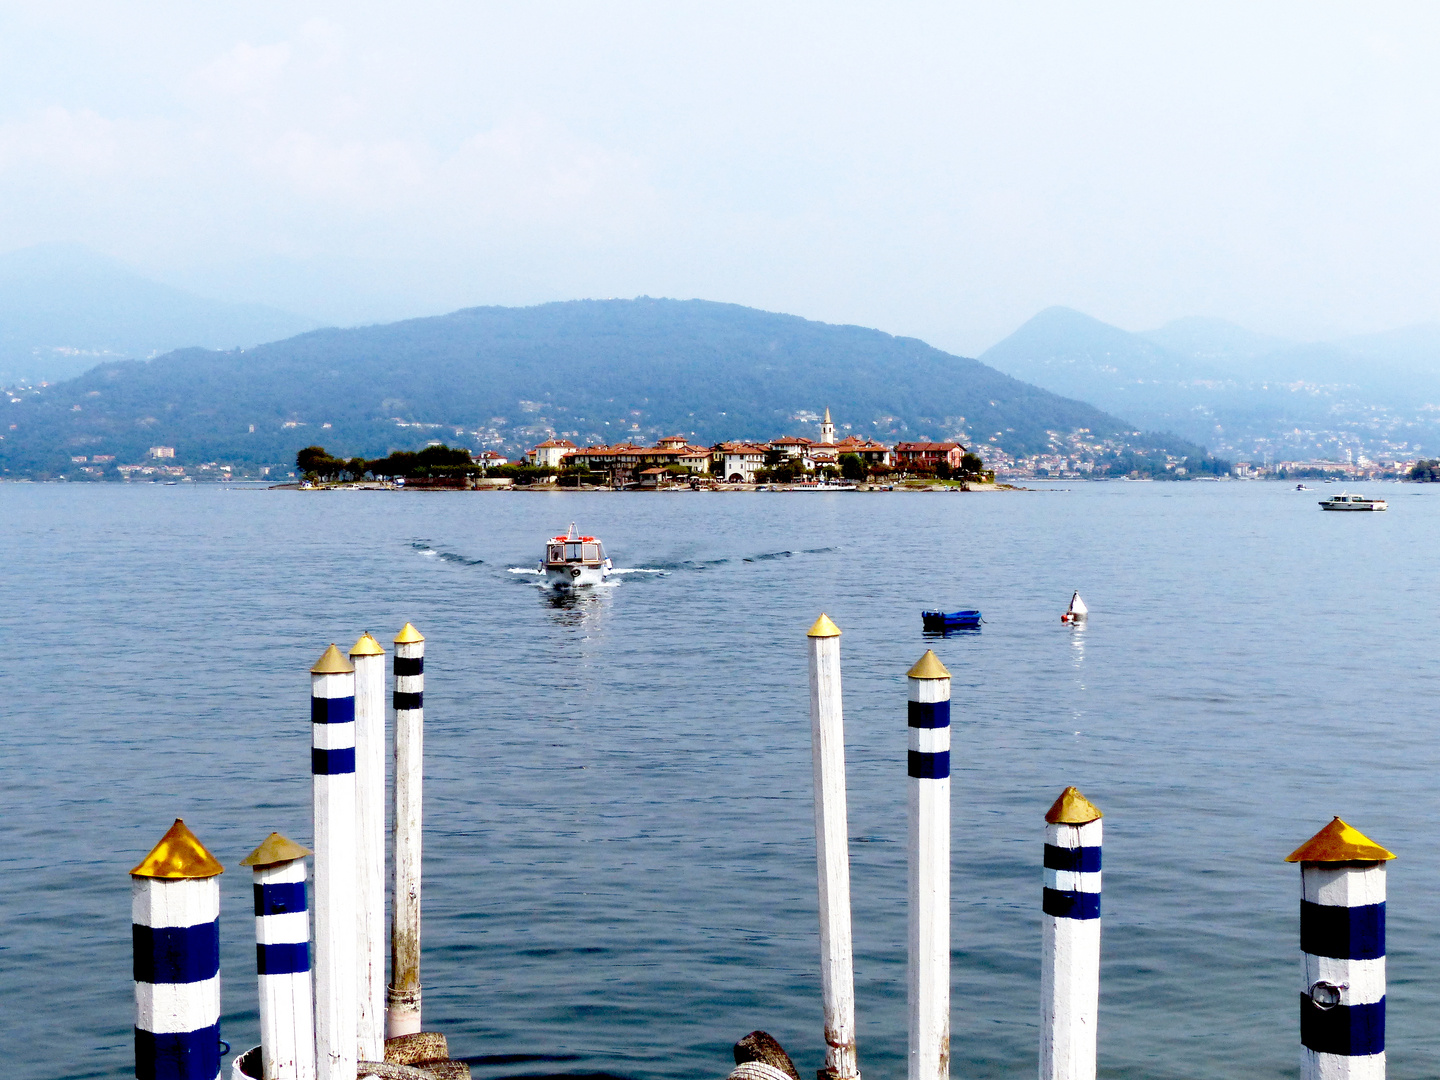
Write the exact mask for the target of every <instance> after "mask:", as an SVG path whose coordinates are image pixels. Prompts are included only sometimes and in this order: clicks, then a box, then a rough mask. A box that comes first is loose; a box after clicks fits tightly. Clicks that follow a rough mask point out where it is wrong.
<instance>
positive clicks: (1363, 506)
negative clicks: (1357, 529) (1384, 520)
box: [1320, 491, 1389, 510]
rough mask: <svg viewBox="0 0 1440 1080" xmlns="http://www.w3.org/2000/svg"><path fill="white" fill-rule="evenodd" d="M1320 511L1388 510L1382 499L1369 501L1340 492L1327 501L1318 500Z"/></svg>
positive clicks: (1362, 497)
mask: <svg viewBox="0 0 1440 1080" xmlns="http://www.w3.org/2000/svg"><path fill="white" fill-rule="evenodd" d="M1320 509H1321V510H1388V509H1389V506H1388V504H1387V503H1386V502H1385V500H1384V499H1371V498H1368V497H1367V496H1364V495H1351V494H1349V493H1347V492H1344V491H1342V492H1340V494H1339V495H1331V496H1330V498H1328V499H1321V500H1320Z"/></svg>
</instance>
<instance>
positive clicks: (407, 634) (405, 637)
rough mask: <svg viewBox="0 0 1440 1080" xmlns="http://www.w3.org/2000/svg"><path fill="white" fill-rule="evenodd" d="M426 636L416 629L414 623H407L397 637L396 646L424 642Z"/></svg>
mask: <svg viewBox="0 0 1440 1080" xmlns="http://www.w3.org/2000/svg"><path fill="white" fill-rule="evenodd" d="M424 640H425V635H424V634H422V633H420V631H419V630H416V629H415V624H414V623H408V622H407V623H406V624H405V625H404V626H402V627H401V628H400V633H398V634H396V635H395V644H396V645H414V644H415V643H416V642H417V641H424Z"/></svg>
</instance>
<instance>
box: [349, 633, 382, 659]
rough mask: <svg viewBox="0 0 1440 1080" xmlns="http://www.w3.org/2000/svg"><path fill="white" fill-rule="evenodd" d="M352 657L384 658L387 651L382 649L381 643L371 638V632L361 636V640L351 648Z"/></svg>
mask: <svg viewBox="0 0 1440 1080" xmlns="http://www.w3.org/2000/svg"><path fill="white" fill-rule="evenodd" d="M350 655H351V656H384V655H385V650H384V649H383V648H381V646H380V642H378V641H376V640H375V639H374V638H373V637H371V636H370V631H368V630H367V631H365V633H363V634H361V635H360V640H359V641H357V642H355V644H354V645H353V646H351V648H350Z"/></svg>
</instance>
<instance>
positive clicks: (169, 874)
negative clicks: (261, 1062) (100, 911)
mask: <svg viewBox="0 0 1440 1080" xmlns="http://www.w3.org/2000/svg"><path fill="white" fill-rule="evenodd" d="M224 869H225V868H224V867H223V866H221V865H220V864H219V863H218V862H217V861H216V860H215V856H213V855H211V854H210V852H208V851H206V850H205V845H203V844H202V843H200V841H199V840H197V839H196V838H195V834H194V833H192V832H191V831H190V830H189V829H187V828H186V827H185V823H184V822H183V821H181V820H180V819H179V818H176V819H175V824H174V825H172V826H170V830H169V831H168V832H167V833H166V834H165V835H164V836H163V837H161V839H160V842H159V843H158V844H156V845H155V847H154V848H153V849H152V850H151V852H150V854H149V855H147V856H145V858H144V859H143V860H142V861H141V863H140V865H139V866H137V867H135V869H133V870H131V871H130V921H131V923H132V924H133V927H132V935H131V936H132V939H133V942H134V969H135V1075H136V1077H137V1078H138V1080H216V1078H217V1077H218V1076H219V1075H220V878H219V875H220V874H221V873H223V872H224Z"/></svg>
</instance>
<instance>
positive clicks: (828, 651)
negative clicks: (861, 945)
mask: <svg viewBox="0 0 1440 1080" xmlns="http://www.w3.org/2000/svg"><path fill="white" fill-rule="evenodd" d="M808 637H809V640H810V749H811V755H812V757H813V760H814V766H815V862H816V867H817V869H818V871H819V873H818V878H819V888H820V991H821V994H822V996H823V997H824V1001H825V1068H824V1069H822V1070H820V1075H821V1076H822V1077H832V1078H840V1077H851V1078H856V1080H858V1077H859V1076H860V1066H859V1063H858V1061H857V1059H856V1052H855V958H854V949H853V947H852V945H851V936H850V846H849V845H850V831H849V826H848V824H847V814H846V807H845V714H844V710H843V706H842V698H841V693H840V628H839V627H838V626H836V625H835V624H834V623H833V622H831V621H830V618H829V616H827V615H825V614H823V613H822V614H821V616H820V618H818V619H816V620H815V625H814V626H812V627H810V632H809V634H808Z"/></svg>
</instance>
